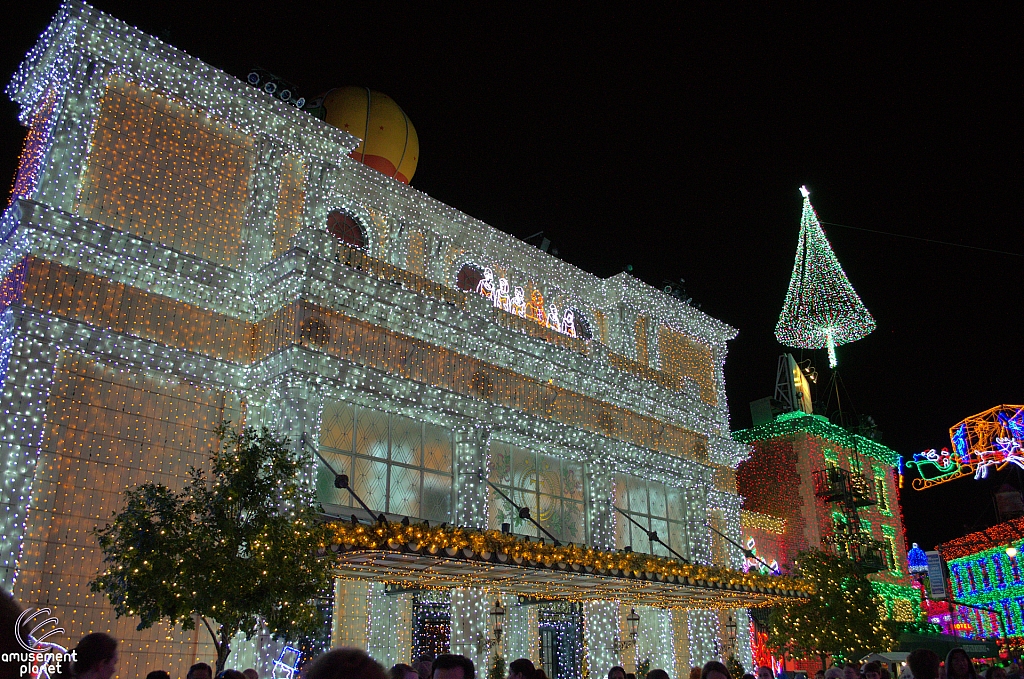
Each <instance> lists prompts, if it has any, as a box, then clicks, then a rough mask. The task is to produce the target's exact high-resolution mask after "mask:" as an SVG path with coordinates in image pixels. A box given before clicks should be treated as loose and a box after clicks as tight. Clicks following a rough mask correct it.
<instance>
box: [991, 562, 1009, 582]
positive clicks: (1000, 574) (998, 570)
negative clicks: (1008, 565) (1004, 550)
mask: <svg viewBox="0 0 1024 679" xmlns="http://www.w3.org/2000/svg"><path fill="white" fill-rule="evenodd" d="M1001 561H1002V560H1001V558H1000V555H999V554H995V555H993V556H992V569H993V570H994V571H995V574H996V586H998V587H1006V575H1005V573H1004V571H1003V564H1002V563H1001Z"/></svg>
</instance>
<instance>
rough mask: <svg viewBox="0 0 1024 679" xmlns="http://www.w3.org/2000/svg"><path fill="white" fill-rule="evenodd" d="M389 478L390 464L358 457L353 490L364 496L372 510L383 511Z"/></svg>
mask: <svg viewBox="0 0 1024 679" xmlns="http://www.w3.org/2000/svg"><path fill="white" fill-rule="evenodd" d="M387 478H388V466H387V464H386V463H384V462H374V461H372V460H366V459H363V458H361V457H357V458H356V464H355V473H354V474H353V475H352V490H354V491H356V494H357V495H359V497H361V498H363V502H365V503H366V505H367V506H368V507H369V508H370V509H371V510H373V511H374V512H382V511H384V507H385V505H384V503H385V500H386V499H387Z"/></svg>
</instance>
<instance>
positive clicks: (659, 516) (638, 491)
mask: <svg viewBox="0 0 1024 679" xmlns="http://www.w3.org/2000/svg"><path fill="white" fill-rule="evenodd" d="M615 506H616V507H618V508H619V509H621V510H622V511H624V512H626V513H627V514H629V516H630V518H632V519H633V521H636V524H640V525H639V526H638V525H636V524H634V523H633V522H631V521H630V520H629V519H627V518H626V517H625V516H623V515H622V514H620V513H618V512H615V526H616V547H617V548H618V549H623V548H625V547H632V548H633V551H634V552H644V553H646V554H656V555H658V556H668V557H672V554H671V553H670V552H669V551H668V550H667V549H665V547H664V546H663V545H660V544H658V543H654V544H651V540H650V538H649V537H648V535H647V533H648V531H655V532H656V533H657V534H658V538H659V539H660V540H661V541H663V542H665V543H667V544H668V545H669V546H670V547H671V548H672V549H673V550H675V551H677V552H679V553H680V554H682V555H683V556H684V557H686V558H691V556H692V554H693V552H694V544H693V542H692V540H693V536H692V535H691V533H690V531H689V529H688V526H687V523H688V508H689V502H688V500H687V498H686V494H685V492H684V491H683V490H681V489H679V488H672V487H669V486H666V485H665V484H663V483H658V482H656V481H648V480H647V479H642V478H639V477H636V476H631V475H628V474H619V475H617V476H616V477H615ZM672 558H674V557H672Z"/></svg>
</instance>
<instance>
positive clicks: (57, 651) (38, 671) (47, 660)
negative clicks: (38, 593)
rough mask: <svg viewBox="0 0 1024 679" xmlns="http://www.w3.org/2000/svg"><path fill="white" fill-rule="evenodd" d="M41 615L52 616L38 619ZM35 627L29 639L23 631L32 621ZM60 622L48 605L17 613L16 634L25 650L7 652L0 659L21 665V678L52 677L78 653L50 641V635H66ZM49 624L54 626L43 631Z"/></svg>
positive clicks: (72, 660)
mask: <svg viewBox="0 0 1024 679" xmlns="http://www.w3.org/2000/svg"><path fill="white" fill-rule="evenodd" d="M40 616H50V617H47V618H44V619H43V620H37V618H39V617H40ZM30 623H31V624H34V625H35V626H34V627H33V628H32V629H31V630H30V631H29V633H28V635H27V638H26V635H24V634H23V628H24V627H27V626H28V625H29V624H30ZM59 624H60V621H59V620H57V618H56V617H53V616H52V615H51V611H50V609H49V608H29V609H26V610H25V611H24V612H22V614H21V615H19V616H18V621H17V622H15V623H14V637H15V639H17V640H18V645H19V646H21V647H22V648H23V649H25V651H26V652H25V653H4V654H2V656H0V660H3V661H4V662H5V663H18V664H20V666H21V667H20V672H19V674H18V676H19V677H44V676H45V677H50V676H53V675H54V674H59V673H60V672H61V671H62V669H61V666H62V665H64V664H65V663H68V664H70V663H73V662H74V661H75V660H76V659H77V658H76V652H75V651H71V652H70V653H69V652H68V651H67V649H65V648H64V647H63V646H61V645H59V644H56V643H54V642H52V641H49V639H50V638H52V637H54V636H57V635H59V634H64V628H63V627H57V625H59ZM48 625H53V627H51V628H50V629H48V630H45V631H43V630H44V629H45V628H46V627H47V626H48Z"/></svg>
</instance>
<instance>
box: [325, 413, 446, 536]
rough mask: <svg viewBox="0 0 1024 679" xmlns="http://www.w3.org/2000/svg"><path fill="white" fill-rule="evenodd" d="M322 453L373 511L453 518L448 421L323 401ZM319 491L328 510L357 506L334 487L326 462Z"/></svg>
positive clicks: (440, 519) (342, 512) (419, 517)
mask: <svg viewBox="0 0 1024 679" xmlns="http://www.w3.org/2000/svg"><path fill="white" fill-rule="evenodd" d="M320 454H321V455H323V456H324V458H325V459H326V460H327V462H329V463H330V465H331V466H332V467H333V468H334V470H335V471H336V472H338V473H339V474H347V475H348V477H349V481H350V483H351V484H352V489H353V490H354V491H355V492H356V493H357V494H358V495H359V497H360V498H362V500H363V502H365V503H366V504H367V505H368V506H369V507H370V509H371V510H373V511H374V512H384V513H387V514H393V515H397V516H401V517H406V516H407V517H409V518H410V519H417V520H427V521H436V522H443V521H451V520H452V476H453V474H452V470H453V465H452V461H453V458H454V456H453V454H452V436H451V432H450V431H449V430H447V429H445V428H443V427H438V426H435V425H432V424H426V423H424V422H420V421H418V420H414V419H412V418H409V417H404V416H402V415H395V414H390V413H384V412H379V411H375V410H371V409H369V408H362V407H360V406H355V405H353V404H351V403H345V402H336V403H330V404H328V405H326V406H325V407H324V412H323V416H322V418H321V424H320ZM317 497H318V498H319V500H320V501H321V502H322V503H323V504H324V508H325V510H327V511H328V513H337V514H339V515H341V516H344V515H345V511H346V510H347V509H350V508H354V507H358V506H359V504H358V503H357V502H356V501H355V500H354V499H353V498H352V495H351V493H349V492H348V491H347V490H344V489H338V488H335V487H334V477H333V475H332V474H331V472H330V470H328V469H327V467H326V466H325V465H324V464H323V463H322V462H321V463H320V464H319V465H318V467H317Z"/></svg>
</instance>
